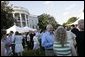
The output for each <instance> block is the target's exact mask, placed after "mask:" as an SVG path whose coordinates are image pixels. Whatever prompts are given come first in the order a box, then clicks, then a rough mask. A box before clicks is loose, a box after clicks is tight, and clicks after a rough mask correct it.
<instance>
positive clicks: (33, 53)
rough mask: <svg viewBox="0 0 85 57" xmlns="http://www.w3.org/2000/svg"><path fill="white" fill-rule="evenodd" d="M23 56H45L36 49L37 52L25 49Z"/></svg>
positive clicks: (42, 51) (41, 51)
mask: <svg viewBox="0 0 85 57" xmlns="http://www.w3.org/2000/svg"><path fill="white" fill-rule="evenodd" d="M23 56H45V55H44V50H42V49H38V50H27V49H25V50H24V51H23Z"/></svg>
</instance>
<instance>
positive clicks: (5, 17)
mask: <svg viewBox="0 0 85 57" xmlns="http://www.w3.org/2000/svg"><path fill="white" fill-rule="evenodd" d="M8 4H9V1H1V29H7V28H9V27H10V26H12V25H13V24H14V18H13V16H12V11H13V9H12V8H11V6H8Z"/></svg>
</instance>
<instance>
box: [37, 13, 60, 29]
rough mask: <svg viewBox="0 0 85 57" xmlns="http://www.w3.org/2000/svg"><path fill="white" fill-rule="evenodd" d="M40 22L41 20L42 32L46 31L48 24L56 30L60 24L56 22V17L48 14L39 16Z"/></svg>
mask: <svg viewBox="0 0 85 57" xmlns="http://www.w3.org/2000/svg"><path fill="white" fill-rule="evenodd" d="M38 20H39V23H38V25H39V28H40V29H42V30H45V28H46V26H47V24H52V26H53V27H54V28H56V27H57V26H58V25H59V24H57V22H56V21H55V19H54V17H52V16H50V15H48V14H42V15H40V16H38Z"/></svg>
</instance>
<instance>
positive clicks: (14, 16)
mask: <svg viewBox="0 0 85 57" xmlns="http://www.w3.org/2000/svg"><path fill="white" fill-rule="evenodd" d="M12 14H13V18H15V13H12ZM14 25H16V23H15V22H14Z"/></svg>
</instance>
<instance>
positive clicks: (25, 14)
mask: <svg viewBox="0 0 85 57" xmlns="http://www.w3.org/2000/svg"><path fill="white" fill-rule="evenodd" d="M25 23H26V26H27V18H26V14H25Z"/></svg>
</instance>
